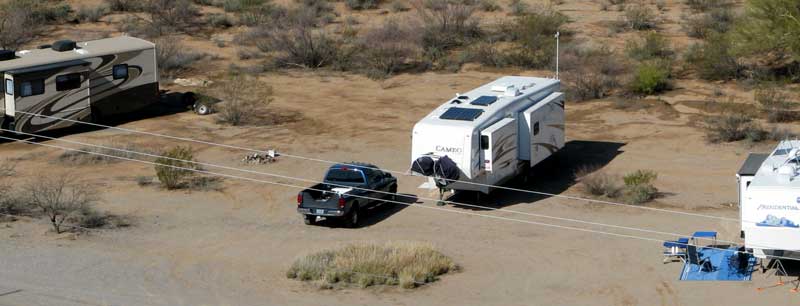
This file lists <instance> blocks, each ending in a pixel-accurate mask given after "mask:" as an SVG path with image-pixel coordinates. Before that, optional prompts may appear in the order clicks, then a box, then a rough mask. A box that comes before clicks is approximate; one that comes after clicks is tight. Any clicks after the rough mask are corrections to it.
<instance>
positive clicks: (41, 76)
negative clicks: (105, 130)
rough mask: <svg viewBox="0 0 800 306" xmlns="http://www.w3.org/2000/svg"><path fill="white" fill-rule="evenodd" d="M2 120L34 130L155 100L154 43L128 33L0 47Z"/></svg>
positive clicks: (5, 125) (124, 110)
mask: <svg viewBox="0 0 800 306" xmlns="http://www.w3.org/2000/svg"><path fill="white" fill-rule="evenodd" d="M0 75H2V77H3V85H2V86H0V89H1V90H2V91H3V93H2V94H0V99H2V100H0V105H1V106H2V107H3V114H4V116H3V117H2V126H3V128H6V129H13V130H16V131H21V132H27V133H37V132H41V131H46V130H52V129H57V128H64V127H68V126H70V125H73V124H75V123H73V122H69V121H63V120H58V119H54V118H48V117H42V116H34V115H30V114H29V113H33V114H41V115H45V116H51V117H58V118H65V119H71V120H78V121H89V120H95V121H96V120H98V119H99V118H100V117H101V116H111V115H120V114H126V113H130V112H134V111H137V110H140V109H142V108H144V107H146V106H148V105H150V104H152V103H156V102H158V101H159V88H158V69H157V67H156V52H155V44H153V43H151V42H148V41H145V40H142V39H138V38H134V37H128V36H121V37H115V38H107V39H100V40H93V41H86V42H80V43H75V42H72V41H68V40H63V41H58V42H55V43H53V44H52V45H45V46H41V47H39V48H38V49H33V50H21V51H17V52H13V51H8V50H0Z"/></svg>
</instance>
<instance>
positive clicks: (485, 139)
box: [481, 135, 489, 150]
mask: <svg viewBox="0 0 800 306" xmlns="http://www.w3.org/2000/svg"><path fill="white" fill-rule="evenodd" d="M488 149H489V136H488V135H481V150H488Z"/></svg>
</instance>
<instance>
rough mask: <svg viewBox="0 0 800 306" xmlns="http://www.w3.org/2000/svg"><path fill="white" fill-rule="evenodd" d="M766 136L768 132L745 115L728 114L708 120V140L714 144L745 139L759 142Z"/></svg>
mask: <svg viewBox="0 0 800 306" xmlns="http://www.w3.org/2000/svg"><path fill="white" fill-rule="evenodd" d="M766 136H767V132H766V131H764V130H763V129H762V128H761V126H760V125H758V124H757V123H755V122H753V120H752V119H751V118H750V117H749V116H747V115H744V114H726V115H722V116H719V117H714V118H710V119H708V120H706V138H707V139H708V141H710V142H713V143H717V142H733V141H739V140H744V139H748V140H750V141H753V142H758V141H762V140H764V139H765V138H766Z"/></svg>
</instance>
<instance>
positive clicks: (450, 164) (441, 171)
mask: <svg viewBox="0 0 800 306" xmlns="http://www.w3.org/2000/svg"><path fill="white" fill-rule="evenodd" d="M433 172H434V174H435V175H436V185H438V186H439V187H444V186H447V185H450V183H452V182H453V181H457V180H458V179H459V178H460V177H461V170H460V169H458V165H457V164H456V162H454V161H453V160H452V159H450V157H448V156H447V155H445V156H442V157H440V158H439V159H438V160H437V161H436V162H435V163H434V165H433Z"/></svg>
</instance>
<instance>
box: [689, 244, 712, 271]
mask: <svg viewBox="0 0 800 306" xmlns="http://www.w3.org/2000/svg"><path fill="white" fill-rule="evenodd" d="M686 260H687V261H688V262H689V263H690V264H693V265H698V266H700V271H701V272H711V271H714V266H713V265H712V264H711V261H709V260H708V258H701V257H700V253H698V252H697V246H696V245H691V244H690V245H687V246H686Z"/></svg>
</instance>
